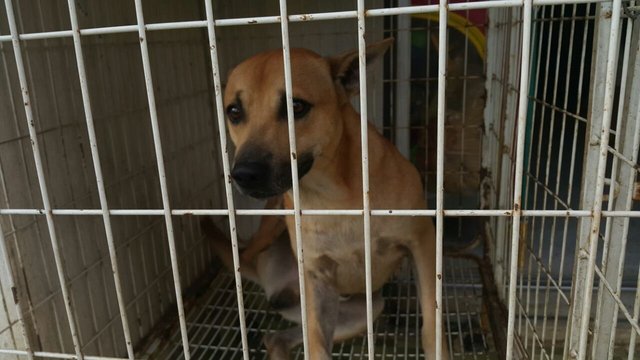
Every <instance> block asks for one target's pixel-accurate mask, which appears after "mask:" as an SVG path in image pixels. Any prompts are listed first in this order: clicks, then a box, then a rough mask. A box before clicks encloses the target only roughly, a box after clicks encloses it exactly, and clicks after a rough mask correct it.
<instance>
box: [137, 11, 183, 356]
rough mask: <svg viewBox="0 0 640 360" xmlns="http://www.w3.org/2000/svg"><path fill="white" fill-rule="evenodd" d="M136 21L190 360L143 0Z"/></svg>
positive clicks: (175, 283)
mask: <svg viewBox="0 0 640 360" xmlns="http://www.w3.org/2000/svg"><path fill="white" fill-rule="evenodd" d="M135 9H136V20H137V22H138V26H137V29H138V36H139V40H140V53H141V57H142V67H143V71H144V78H145V85H146V89H147V101H148V103H149V117H150V120H151V129H152V132H153V144H154V148H155V155H156V162H157V166H158V178H159V181H160V192H161V194H162V204H163V206H164V209H163V216H164V220H165V226H166V231H167V241H168V243H169V254H170V257H171V270H172V274H173V284H174V289H175V293H176V306H177V308H178V321H179V323H180V331H181V333H182V342H183V348H184V357H185V360H189V359H190V358H191V356H190V350H189V339H188V334H187V324H186V320H185V314H184V304H183V300H182V286H181V284H180V270H179V269H178V255H177V250H176V241H175V237H174V233H173V220H172V219H171V205H170V202H169V192H168V189H167V175H166V172H165V167H164V155H163V154H162V143H161V140H160V127H159V125H158V113H157V108H156V100H155V93H154V92H155V91H154V88H153V79H152V75H151V62H150V60H149V48H148V44H147V35H146V30H145V27H144V15H143V10H142V1H141V0H135Z"/></svg>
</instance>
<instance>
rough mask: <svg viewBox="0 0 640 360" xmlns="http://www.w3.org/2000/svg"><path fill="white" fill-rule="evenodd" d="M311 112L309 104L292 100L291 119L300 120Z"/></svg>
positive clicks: (299, 100)
mask: <svg viewBox="0 0 640 360" xmlns="http://www.w3.org/2000/svg"><path fill="white" fill-rule="evenodd" d="M309 110H311V104H309V103H308V102H306V101H304V100H301V99H293V117H294V118H296V119H301V118H303V117H304V116H305V115H307V113H308V112H309Z"/></svg>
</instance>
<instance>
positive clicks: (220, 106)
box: [204, 0, 304, 360]
mask: <svg viewBox="0 0 640 360" xmlns="http://www.w3.org/2000/svg"><path fill="white" fill-rule="evenodd" d="M211 2H212V0H204V5H205V10H206V13H207V30H208V35H209V49H210V53H211V67H212V70H213V88H214V92H215V97H216V99H215V104H216V117H217V118H218V134H219V139H220V156H221V157H222V168H223V173H224V189H225V193H226V196H227V209H228V210H229V230H230V233H231V248H232V254H233V272H234V276H235V282H236V294H237V295H236V296H237V298H238V300H237V301H238V318H239V321H240V337H241V341H242V356H243V359H244V360H249V343H248V341H247V325H246V320H245V313H244V296H243V294H242V276H241V275H240V256H239V254H238V233H237V231H236V212H235V203H234V201H233V189H232V187H231V171H230V167H229V149H228V147H227V132H226V127H225V114H224V102H223V99H222V82H221V81H220V64H219V62H218V44H217V40H216V30H215V24H214V18H213V4H212V3H211ZM303 312H304V311H303Z"/></svg>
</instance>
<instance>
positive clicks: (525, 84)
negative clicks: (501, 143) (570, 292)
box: [506, 0, 532, 359]
mask: <svg viewBox="0 0 640 360" xmlns="http://www.w3.org/2000/svg"><path fill="white" fill-rule="evenodd" d="M531 12H532V1H531V0H525V2H524V7H523V10H522V44H521V57H520V88H519V103H518V116H517V140H516V144H515V146H516V158H515V161H514V162H515V174H514V185H513V192H514V194H513V218H512V219H513V220H512V224H511V255H510V270H509V271H510V279H509V296H508V299H509V318H508V324H507V350H506V354H507V359H512V358H513V342H514V335H513V333H514V331H515V312H516V287H517V275H518V260H517V259H518V251H519V245H520V241H519V239H520V219H521V216H522V178H523V169H524V147H525V146H524V140H525V133H526V131H525V130H526V129H525V128H526V122H527V109H528V107H527V102H528V96H527V95H528V91H529V71H530V69H529V64H530V61H531V59H530V53H531V24H532V22H531Z"/></svg>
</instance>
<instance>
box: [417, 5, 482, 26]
mask: <svg viewBox="0 0 640 360" xmlns="http://www.w3.org/2000/svg"><path fill="white" fill-rule="evenodd" d="M448 2H449V3H461V2H474V1H473V0H449V1H448ZM439 3H440V1H438V0H411V5H414V6H417V5H437V4H439ZM454 12H455V13H456V14H458V15H460V16H462V17H466V18H467V20H469V22H470V23H471V24H473V25H475V26H477V27H478V29H479V30H480V31H482V33H484V30H485V29H484V28H485V27H484V25H485V24H486V22H487V10H486V9H476V10H463V11H454Z"/></svg>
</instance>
